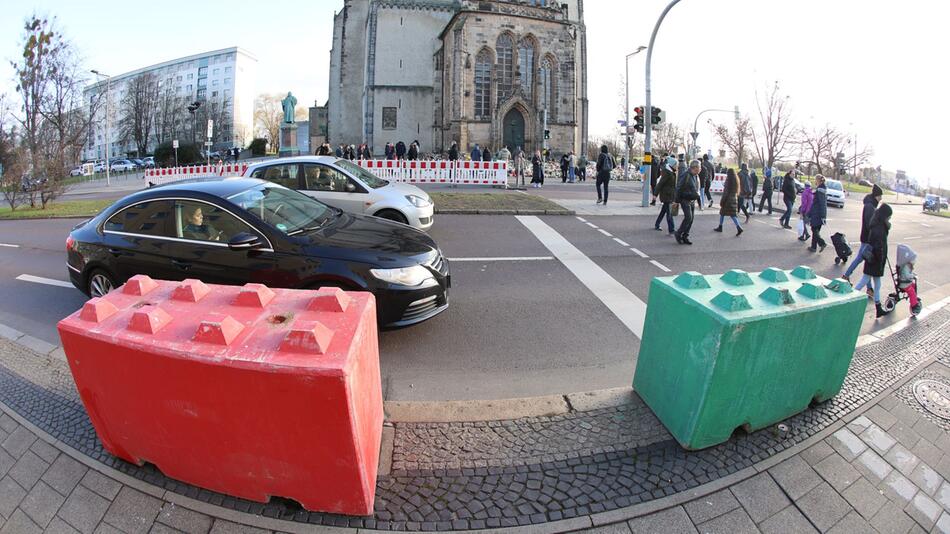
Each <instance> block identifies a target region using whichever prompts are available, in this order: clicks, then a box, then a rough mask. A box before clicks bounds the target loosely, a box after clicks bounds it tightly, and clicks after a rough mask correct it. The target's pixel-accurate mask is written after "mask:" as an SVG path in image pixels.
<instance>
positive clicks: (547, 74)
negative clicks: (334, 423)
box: [538, 58, 555, 116]
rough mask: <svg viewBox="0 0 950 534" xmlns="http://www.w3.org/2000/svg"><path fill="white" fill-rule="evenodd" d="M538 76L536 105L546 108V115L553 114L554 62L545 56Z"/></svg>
mask: <svg viewBox="0 0 950 534" xmlns="http://www.w3.org/2000/svg"><path fill="white" fill-rule="evenodd" d="M538 76H539V77H540V80H539V81H540V84H541V87H540V90H541V94H540V95H539V96H538V107H539V108H540V109H546V110H548V115H549V116H551V115H553V114H554V101H555V99H554V62H553V61H551V58H545V59H544V61H543V62H542V63H541V70H540V71H539V72H538Z"/></svg>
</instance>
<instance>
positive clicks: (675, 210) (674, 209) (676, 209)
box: [670, 202, 680, 217]
mask: <svg viewBox="0 0 950 534" xmlns="http://www.w3.org/2000/svg"><path fill="white" fill-rule="evenodd" d="M670 213H672V214H673V216H674V217H679V215H680V205H679V204H677V203H675V202H674V203H673V204H671V205H670Z"/></svg>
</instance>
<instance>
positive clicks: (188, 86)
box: [185, 84, 192, 93]
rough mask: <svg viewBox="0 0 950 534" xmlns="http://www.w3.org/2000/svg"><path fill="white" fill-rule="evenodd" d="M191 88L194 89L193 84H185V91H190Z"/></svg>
mask: <svg viewBox="0 0 950 534" xmlns="http://www.w3.org/2000/svg"><path fill="white" fill-rule="evenodd" d="M191 90H192V85H191V84H188V85H187V86H185V91H188V92H189V93H190V92H191Z"/></svg>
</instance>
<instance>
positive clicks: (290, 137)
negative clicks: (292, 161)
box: [277, 122, 300, 158]
mask: <svg viewBox="0 0 950 534" xmlns="http://www.w3.org/2000/svg"><path fill="white" fill-rule="evenodd" d="M277 155H278V156H279V157H282V158H283V157H290V156H299V155H300V148H299V147H298V146H297V124H296V123H288V122H284V123H281V125H280V151H279V152H278V153H277Z"/></svg>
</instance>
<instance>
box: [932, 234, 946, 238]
mask: <svg viewBox="0 0 950 534" xmlns="http://www.w3.org/2000/svg"><path fill="white" fill-rule="evenodd" d="M932 237H943V234H934V235H933V236H932Z"/></svg>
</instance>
